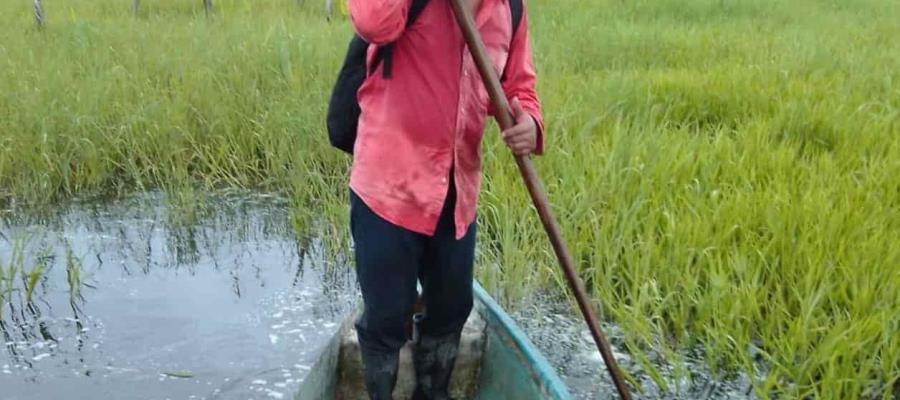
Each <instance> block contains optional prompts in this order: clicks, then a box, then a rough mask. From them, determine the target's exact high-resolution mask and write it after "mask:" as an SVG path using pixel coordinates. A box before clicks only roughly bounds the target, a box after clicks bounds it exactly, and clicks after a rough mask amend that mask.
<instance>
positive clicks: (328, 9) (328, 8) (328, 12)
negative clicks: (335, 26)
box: [325, 0, 334, 21]
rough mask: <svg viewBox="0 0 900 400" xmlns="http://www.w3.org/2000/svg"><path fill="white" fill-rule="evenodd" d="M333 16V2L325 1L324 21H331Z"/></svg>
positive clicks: (330, 0) (332, 0) (331, 0)
mask: <svg viewBox="0 0 900 400" xmlns="http://www.w3.org/2000/svg"><path fill="white" fill-rule="evenodd" d="M333 16H334V0H325V19H327V20H329V21H331V18H332V17H333Z"/></svg>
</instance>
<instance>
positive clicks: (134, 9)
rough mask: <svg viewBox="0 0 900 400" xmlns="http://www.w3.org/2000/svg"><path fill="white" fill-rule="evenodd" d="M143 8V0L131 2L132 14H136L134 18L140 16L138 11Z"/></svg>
mask: <svg viewBox="0 0 900 400" xmlns="http://www.w3.org/2000/svg"><path fill="white" fill-rule="evenodd" d="M140 7H141V0H133V1H132V2H131V13H132V14H134V17H135V18H137V16H138V9H140Z"/></svg>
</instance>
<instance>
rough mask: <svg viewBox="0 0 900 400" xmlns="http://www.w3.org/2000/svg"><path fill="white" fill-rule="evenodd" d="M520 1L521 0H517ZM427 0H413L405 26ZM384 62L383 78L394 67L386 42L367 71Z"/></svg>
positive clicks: (417, 15)
mask: <svg viewBox="0 0 900 400" xmlns="http://www.w3.org/2000/svg"><path fill="white" fill-rule="evenodd" d="M519 1H521V0H519ZM428 2H429V0H413V1H412V4H411V5H410V6H409V11H408V13H407V14H406V28H409V27H410V26H412V24H413V22H416V19H418V18H419V15H421V14H422V11H423V10H425V6H427V5H428ZM381 62H384V68H382V70H381V76H382V77H384V79H390V77H391V74H392V72H393V69H394V44H393V43H388V44H386V45H383V46H379V47H378V49H377V50H376V53H375V60H374V61H373V62H372V67H371V68H370V69H369V73H372V72H373V71H375V69H376V68H378V64H379V63H381Z"/></svg>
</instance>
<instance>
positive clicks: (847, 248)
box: [0, 0, 900, 399]
mask: <svg viewBox="0 0 900 400" xmlns="http://www.w3.org/2000/svg"><path fill="white" fill-rule="evenodd" d="M144 3H145V4H144V5H145V6H146V7H145V9H144V10H143V12H142V14H141V16H140V17H139V18H138V19H134V18H132V17H131V15H130V2H126V1H118V2H114V1H112V0H94V1H92V2H89V3H77V4H76V3H71V4H70V3H60V2H54V1H52V0H50V1H45V11H46V14H47V19H48V22H47V26H46V28H45V29H44V30H43V31H42V32H38V31H37V30H35V29H34V28H33V27H32V25H33V22H32V20H31V17H30V14H29V13H30V2H27V1H18V0H16V1H13V0H0V37H2V38H3V39H2V40H0V196H2V197H3V198H5V199H6V201H21V202H27V203H32V204H44V203H48V202H53V201H57V200H63V199H66V198H71V197H74V196H79V197H85V196H98V195H118V194H123V193H127V192H131V191H141V190H151V189H157V188H161V189H163V190H167V191H170V192H172V193H178V195H176V196H173V198H174V199H175V200H174V201H175V203H185V204H189V203H191V199H192V198H194V196H195V195H193V194H192V193H195V191H197V190H207V189H214V188H220V187H249V188H257V189H260V190H272V191H283V192H285V193H288V194H289V195H290V196H291V198H292V199H293V209H294V217H295V225H296V226H297V228H298V229H299V230H303V231H306V230H314V231H316V232H317V233H318V234H323V235H324V237H325V238H326V239H327V240H328V241H329V242H330V243H331V246H332V247H333V248H334V249H336V250H337V251H340V250H341V249H344V248H345V247H346V245H347V243H346V242H347V241H346V238H347V233H346V207H347V206H346V187H345V180H346V177H345V175H346V171H347V167H348V162H347V159H346V157H344V156H343V155H341V154H339V153H338V152H337V151H334V150H331V149H330V148H329V147H328V145H327V142H326V140H325V133H324V126H323V122H322V121H323V115H324V109H325V105H326V100H327V95H328V91H329V89H330V86H331V84H332V83H333V80H334V77H335V74H336V69H337V67H338V65H339V62H340V60H341V57H342V55H343V51H344V49H345V44H346V41H347V38H348V36H349V32H350V30H349V27H348V25H347V23H346V21H340V22H338V23H334V24H328V23H326V22H325V21H324V18H322V17H321V11H320V5H319V4H318V3H317V2H306V5H305V6H304V7H303V8H298V7H296V5H295V3H294V2H293V1H288V0H270V1H265V2H253V1H242V0H228V1H223V2H217V3H216V15H215V18H214V19H213V20H211V21H207V20H206V19H205V18H204V17H203V9H202V6H201V4H200V2H199V1H196V2H195V1H185V0H179V1H176V2H158V3H154V2H144ZM530 5H531V10H532V24H533V27H532V29H533V31H534V32H533V35H534V45H535V49H536V53H537V58H538V60H537V63H538V69H539V73H540V88H539V91H540V94H541V96H542V98H543V101H544V106H545V111H546V114H547V134H548V137H547V147H548V152H547V156H546V157H544V158H542V159H539V160H537V162H536V164H537V166H538V168H539V170H540V175H541V176H542V177H543V179H544V180H545V184H546V186H547V189H548V192H549V195H550V198H551V200H552V202H553V204H554V208H555V211H556V213H557V216H558V218H559V220H560V223H561V225H562V227H563V229H564V233H565V236H566V238H567V239H568V242H569V245H570V247H571V250H572V251H573V254H574V256H575V258H576V260H578V262H579V267H580V272H581V276H582V277H583V278H584V279H585V281H586V282H587V285H588V287H589V289H590V291H591V293H592V294H593V296H594V298H595V299H596V300H597V302H598V306H600V307H601V310H602V312H603V315H604V316H605V318H608V319H611V320H614V321H615V322H617V323H618V324H620V325H621V326H622V328H623V329H624V331H625V332H626V334H627V342H628V345H629V350H630V351H631V352H633V353H634V354H636V355H638V359H641V357H640V355H641V354H644V352H646V351H647V350H649V349H656V350H659V351H662V352H664V353H665V354H667V355H668V356H669V357H672V358H673V360H674V361H677V357H679V356H678V354H683V352H684V351H686V350H688V349H697V348H699V349H702V350H703V354H705V356H706V357H707V359H708V361H709V363H710V365H711V366H713V368H715V369H716V370H720V371H724V372H729V371H730V372H733V371H736V370H743V371H746V372H748V373H750V374H751V375H755V371H754V369H755V368H757V367H758V366H760V365H766V366H767V367H768V369H769V370H768V373H767V374H766V375H765V377H764V378H763V379H761V380H759V381H758V382H756V383H755V388H756V391H757V393H758V394H759V395H761V396H764V397H778V398H835V399H838V398H839V399H855V398H861V397H866V398H892V397H896V396H897V394H896V392H897V391H898V390H900V389H898V388H900V372H898V371H900V334H898V332H900V239H898V238H900V145H898V134H900V42H898V41H897V38H898V37H900V24H898V23H897V21H898V20H900V4H898V3H897V2H895V1H891V0H881V1H875V0H869V1H866V0H844V1H838V0H830V1H813V0H798V1H793V2H781V1H774V0H757V1H752V0H652V1H651V0H640V1H631V2H624V1H613V0H591V1H589V2H588V1H575V0H553V1H550V0H532V1H531V3H530ZM486 147H487V150H486V152H485V154H486V156H485V158H486V165H485V175H486V181H485V187H484V189H485V191H484V193H483V195H482V199H481V204H480V210H479V218H480V220H481V223H482V224H483V228H482V229H481V232H482V234H481V237H480V247H479V249H480V250H479V260H480V266H479V275H480V278H481V279H482V280H483V282H484V283H485V285H486V286H487V287H488V288H489V289H491V290H492V292H493V293H495V294H497V295H499V296H500V297H501V298H502V299H503V300H505V301H506V302H508V303H510V304H512V303H515V300H516V299H517V298H520V297H521V296H524V295H526V294H527V293H528V292H529V291H530V290H532V289H534V288H538V287H542V286H547V285H563V284H564V283H563V281H562V277H561V274H560V273H559V272H558V270H557V267H556V265H555V261H554V258H553V255H552V253H551V252H550V250H549V246H548V245H547V242H546V239H545V238H544V236H543V232H542V230H541V228H540V226H539V224H538V222H537V219H536V218H535V216H534V212H533V210H531V209H530V207H529V206H528V199H527V197H526V195H525V192H524V190H523V189H522V186H521V183H520V178H519V177H518V175H517V172H516V170H515V168H514V166H513V163H512V162H511V157H510V156H509V155H508V154H507V153H506V152H505V151H504V150H503V149H502V147H501V145H500V144H499V141H498V140H495V138H494V136H493V135H488V136H487V143H486ZM196 212H203V210H200V211H190V210H189V211H187V212H186V214H185V215H186V218H190V216H191V215H195V213H196ZM751 348H752V349H755V350H754V351H749V349H751ZM753 354H758V357H760V358H761V359H762V360H763V361H764V363H759V362H758V361H759V360H757V359H754V356H753ZM648 367H649V365H648ZM659 384H661V385H662V384H664V382H663V381H662V380H660V382H659Z"/></svg>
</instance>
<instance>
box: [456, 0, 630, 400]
mask: <svg viewBox="0 0 900 400" xmlns="http://www.w3.org/2000/svg"><path fill="white" fill-rule="evenodd" d="M451 4H452V6H453V13H454V14H455V15H456V22H457V23H458V24H459V27H460V29H461V30H462V33H463V36H464V37H465V39H466V44H467V45H468V47H469V50H470V51H471V52H472V57H473V59H474V60H475V64H476V65H477V66H478V71H479V72H480V73H481V78H482V80H483V81H484V85H485V87H486V88H487V91H488V93H489V94H490V96H491V102H492V103H493V105H494V109H495V110H502V111H500V112H497V113H496V118H497V122H498V123H499V124H500V128H501V129H508V128H510V127H512V126H514V122H513V121H514V119H513V115H512V111H511V109H510V107H509V102H508V101H507V100H506V96H505V95H504V94H503V89H502V87H501V86H500V78H499V77H497V73H496V71H494V67H493V66H492V65H491V61H490V59H489V58H488V55H487V51H486V50H485V48H484V42H483V41H482V40H481V35H479V33H478V30H477V29H476V28H475V20H474V19H473V18H472V12H471V11H470V8H469V4H468V0H451ZM515 159H516V164H517V165H518V166H519V172H520V173H521V174H522V179H524V180H525V186H526V187H527V188H528V193H529V194H530V195H531V200H532V201H533V202H534V207H535V208H536V209H537V212H538V215H539V216H540V218H541V223H542V224H543V225H544V229H545V230H546V231H547V236H549V237H550V243H551V244H552V245H553V251H554V252H555V253H556V257H557V258H558V259H559V264H560V265H561V266H562V269H563V272H564V273H565V275H566V280H567V281H568V282H569V287H570V288H571V289H572V292H574V293H575V299H576V300H577V301H578V307H579V308H581V313H582V315H584V319H585V321H586V322H587V324H588V328H590V330H591V336H593V337H594V343H596V344H597V349H599V350H600V354H601V355H602V356H603V362H604V363H606V369H607V370H608V371H609V375H610V376H611V377H612V380H613V383H615V385H616V390H618V392H619V396H620V397H621V398H622V399H625V400H630V399H631V394H630V393H629V392H628V387H627V386H625V380H624V379H622V373H621V371H619V367H618V365H617V364H616V359H615V358H613V356H612V352H611V351H610V349H609V344H607V342H606V338H605V337H604V336H603V332H602V331H601V330H600V325H599V324H598V323H597V315H596V314H595V313H594V309H593V307H592V306H591V303H590V302H589V301H588V298H587V295H585V292H584V285H583V284H582V283H581V279H579V278H578V275H577V274H576V273H575V266H574V263H573V262H572V256H571V255H570V254H569V249H568V248H567V247H566V243H565V241H564V240H563V237H562V234H561V233H560V230H559V224H557V222H556V218H555V217H554V216H553V212H552V211H551V210H550V204H549V202H548V201H547V195H546V193H545V192H544V187H543V185H542V184H541V180H540V178H539V177H538V176H537V172H535V170H534V166H533V165H532V164H531V159H529V158H528V157H523V156H515Z"/></svg>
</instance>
